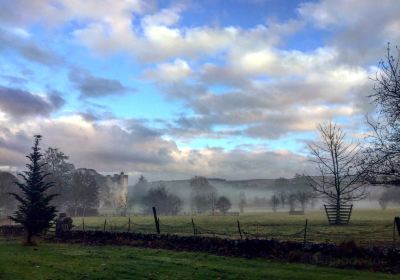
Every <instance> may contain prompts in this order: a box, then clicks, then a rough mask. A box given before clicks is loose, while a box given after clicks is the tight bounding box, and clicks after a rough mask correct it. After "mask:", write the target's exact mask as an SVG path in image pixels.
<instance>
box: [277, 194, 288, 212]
mask: <svg viewBox="0 0 400 280" xmlns="http://www.w3.org/2000/svg"><path fill="white" fill-rule="evenodd" d="M277 196H278V199H279V202H280V203H281V206H282V208H285V204H286V201H287V199H288V194H287V192H285V191H280V192H279V193H278V194H277Z"/></svg>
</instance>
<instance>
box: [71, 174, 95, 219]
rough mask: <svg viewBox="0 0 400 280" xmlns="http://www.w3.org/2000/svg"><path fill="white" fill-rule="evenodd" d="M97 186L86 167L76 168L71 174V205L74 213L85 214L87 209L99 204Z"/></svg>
mask: <svg viewBox="0 0 400 280" xmlns="http://www.w3.org/2000/svg"><path fill="white" fill-rule="evenodd" d="M98 195H99V186H98V184H97V182H96V179H95V177H94V176H93V175H92V174H91V173H90V170H87V169H78V170H76V171H75V172H74V175H73V176H72V185H71V193H70V197H71V206H72V208H73V211H74V215H75V216H77V215H82V216H85V215H86V212H87V210H88V209H97V207H98V206H99V197H98Z"/></svg>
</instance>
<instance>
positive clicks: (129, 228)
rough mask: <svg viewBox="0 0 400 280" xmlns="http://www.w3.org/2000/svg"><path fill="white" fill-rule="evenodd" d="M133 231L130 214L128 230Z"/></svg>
mask: <svg viewBox="0 0 400 280" xmlns="http://www.w3.org/2000/svg"><path fill="white" fill-rule="evenodd" d="M130 231H131V216H129V219H128V232H130Z"/></svg>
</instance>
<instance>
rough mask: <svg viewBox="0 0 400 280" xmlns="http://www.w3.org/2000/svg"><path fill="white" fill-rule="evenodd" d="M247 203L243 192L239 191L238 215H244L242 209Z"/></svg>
mask: <svg viewBox="0 0 400 280" xmlns="http://www.w3.org/2000/svg"><path fill="white" fill-rule="evenodd" d="M246 205H247V201H246V194H245V193H244V191H241V192H240V194H239V212H240V214H243V213H244V207H246Z"/></svg>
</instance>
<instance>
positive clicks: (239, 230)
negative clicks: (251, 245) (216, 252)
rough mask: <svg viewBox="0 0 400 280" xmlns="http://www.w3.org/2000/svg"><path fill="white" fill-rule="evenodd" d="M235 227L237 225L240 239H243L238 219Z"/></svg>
mask: <svg viewBox="0 0 400 280" xmlns="http://www.w3.org/2000/svg"><path fill="white" fill-rule="evenodd" d="M237 227H238V232H239V235H240V239H243V236H242V230H241V229H240V222H239V220H237Z"/></svg>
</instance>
